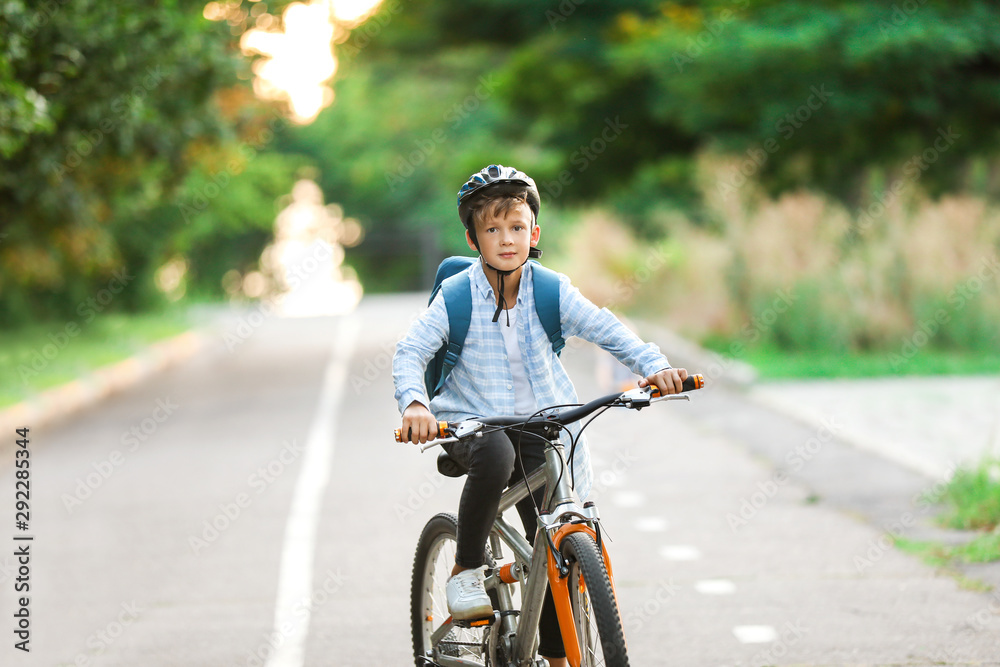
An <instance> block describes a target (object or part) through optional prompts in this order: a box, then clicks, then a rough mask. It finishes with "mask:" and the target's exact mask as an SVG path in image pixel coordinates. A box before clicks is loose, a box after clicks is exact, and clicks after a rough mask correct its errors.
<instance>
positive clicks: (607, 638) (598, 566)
mask: <svg viewBox="0 0 1000 667" xmlns="http://www.w3.org/2000/svg"><path fill="white" fill-rule="evenodd" d="M560 551H561V552H562V554H563V556H564V557H565V558H566V561H567V565H568V566H569V598H570V605H571V608H572V610H573V621H574V624H575V625H576V635H577V638H578V639H579V645H580V655H581V661H580V665H581V667H597V666H599V665H602V666H606V667H628V653H627V651H626V646H625V632H624V630H623V629H622V622H621V616H620V615H619V613H618V602H617V601H616V600H615V594H614V590H613V589H612V588H611V581H610V579H609V578H608V572H607V569H606V568H605V567H604V560H603V559H602V558H601V555H600V552H599V551H598V549H597V545H596V544H595V543H594V540H593V538H591V537H590V535H587V534H586V533H572V534H570V535H567V536H566V537H565V538H563V540H562V543H561V544H560Z"/></svg>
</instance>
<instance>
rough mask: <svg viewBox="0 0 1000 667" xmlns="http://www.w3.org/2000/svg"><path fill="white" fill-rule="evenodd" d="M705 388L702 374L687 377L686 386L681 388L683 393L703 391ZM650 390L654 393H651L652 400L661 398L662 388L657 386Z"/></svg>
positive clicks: (652, 386)
mask: <svg viewBox="0 0 1000 667" xmlns="http://www.w3.org/2000/svg"><path fill="white" fill-rule="evenodd" d="M704 386H705V376H704V375H702V374H701V373H695V374H694V375H688V376H687V379H686V380H684V384H683V386H682V388H681V391H694V390H695V389H701V388H702V387H704ZM650 388H651V389H652V391H651V392H650V396H651V397H652V398H659V396H660V388H659V387H657V386H656V385H655V384H654V385H651V386H650Z"/></svg>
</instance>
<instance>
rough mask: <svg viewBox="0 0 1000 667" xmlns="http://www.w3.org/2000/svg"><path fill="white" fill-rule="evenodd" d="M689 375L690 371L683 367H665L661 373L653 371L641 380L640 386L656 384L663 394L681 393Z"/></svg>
mask: <svg viewBox="0 0 1000 667" xmlns="http://www.w3.org/2000/svg"><path fill="white" fill-rule="evenodd" d="M687 376H688V372H687V371H686V370H685V369H683V368H665V369H663V370H662V371H660V372H659V373H653V374H652V375H650V376H649V377H645V378H642V379H641V380H639V386H640V387H648V386H649V385H654V386H656V387H657V388H659V390H660V393H661V394H679V393H681V389H682V388H683V387H684V380H686V379H687Z"/></svg>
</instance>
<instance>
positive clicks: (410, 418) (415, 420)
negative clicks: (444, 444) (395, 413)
mask: <svg viewBox="0 0 1000 667" xmlns="http://www.w3.org/2000/svg"><path fill="white" fill-rule="evenodd" d="M399 432H400V434H401V435H402V437H403V442H413V443H417V442H419V443H420V444H424V443H425V442H427V441H428V440H433V439H434V438H436V437H437V432H438V423H437V420H436V419H434V415H432V414H431V411H430V410H428V409H427V406H426V405H424V404H423V403H421V402H419V401H413V402H412V403H410V404H409V405H408V406H406V409H405V410H403V426H402V428H401V429H400V431H399Z"/></svg>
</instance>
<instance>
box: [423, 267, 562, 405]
mask: <svg viewBox="0 0 1000 667" xmlns="http://www.w3.org/2000/svg"><path fill="white" fill-rule="evenodd" d="M478 261H479V258H478V257H457V256H456V257H449V258H447V259H446V260H444V261H443V262H441V264H440V265H439V266H438V270H437V275H436V276H435V277H434V290H433V291H432V292H431V298H430V300H428V302H427V303H428V305H430V304H431V303H432V302H433V301H434V298H435V297H437V295H438V292H444V303H445V306H446V307H447V309H448V342H447V344H445V345H442V346H441V349H439V350H438V351H437V353H436V354H435V355H434V358H433V359H431V361H430V363H429V364H427V370H426V371H425V373H424V385H425V386H426V388H427V396H428V397H430V398H434V397H435V396H437V395H438V392H440V391H441V388H442V387H443V386H444V381H445V379H446V378H447V377H448V374H449V373H451V370H452V369H453V368H454V367H455V364H457V363H458V357H459V355H461V354H462V346H463V345H464V344H465V337H466V335H468V333H469V324H470V323H471V322H472V283H471V282H470V280H469V274H468V273H467V272H466V271H465V270H466V269H467V268H469V267H470V266H472V265H473V264H474V263H475V262H478ZM531 261H532V262H533V265H532V267H531V271H532V276H533V282H534V289H535V311H536V312H537V313H538V319H540V320H541V321H542V328H544V329H545V334H546V335H547V336H548V339H549V342H550V343H551V344H552V351H553V352H555V353H556V355H559V354H560V353H561V352H562V349H563V347H564V346H565V345H566V341H565V340H563V336H562V324H561V322H560V319H559V274H557V273H556V272H555V271H553V270H551V269H547V268H545V267H544V266H542V265H541V264H539V263H538V262H534V260H531Z"/></svg>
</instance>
